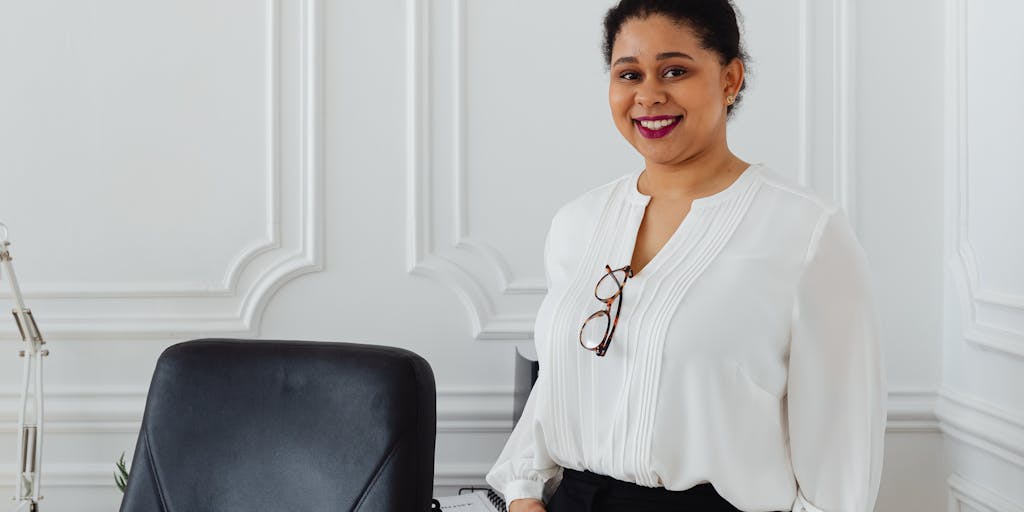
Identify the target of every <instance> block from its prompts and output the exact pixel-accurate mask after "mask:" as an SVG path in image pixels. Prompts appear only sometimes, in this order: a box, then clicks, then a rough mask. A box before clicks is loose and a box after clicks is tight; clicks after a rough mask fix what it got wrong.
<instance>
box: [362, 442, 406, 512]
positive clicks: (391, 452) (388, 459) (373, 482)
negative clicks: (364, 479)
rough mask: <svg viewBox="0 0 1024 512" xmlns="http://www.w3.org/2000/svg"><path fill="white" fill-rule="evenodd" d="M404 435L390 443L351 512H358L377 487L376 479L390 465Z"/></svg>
mask: <svg viewBox="0 0 1024 512" xmlns="http://www.w3.org/2000/svg"><path fill="white" fill-rule="evenodd" d="M406 434H407V432H403V433H402V434H401V435H400V436H398V438H397V439H395V442H394V443H392V445H391V448H390V449H389V450H388V455H387V457H384V459H383V460H382V461H381V463H380V465H379V466H377V470H376V471H374V472H373V478H371V479H370V482H369V483H368V484H366V487H364V488H363V491H362V492H361V493H360V495H359V501H357V502H356V505H355V506H354V507H352V512H358V510H359V509H360V508H361V507H362V506H363V502H365V501H366V497H367V496H369V495H370V491H371V490H373V487H374V486H375V485H377V479H378V478H380V475H381V474H382V473H384V468H386V467H387V466H388V464H390V463H391V458H392V457H394V456H395V453H397V452H398V446H399V445H400V444H401V442H402V439H403V438H405V436H406Z"/></svg>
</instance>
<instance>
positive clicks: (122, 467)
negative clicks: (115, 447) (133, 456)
mask: <svg viewBox="0 0 1024 512" xmlns="http://www.w3.org/2000/svg"><path fill="white" fill-rule="evenodd" d="M115 466H116V467H117V472H116V473H114V484H116V485H117V488H118V489H119V490H120V491H121V493H124V489H125V487H127V486H128V465H127V464H126V463H125V461H124V452H121V458H120V459H118V460H117V464H115Z"/></svg>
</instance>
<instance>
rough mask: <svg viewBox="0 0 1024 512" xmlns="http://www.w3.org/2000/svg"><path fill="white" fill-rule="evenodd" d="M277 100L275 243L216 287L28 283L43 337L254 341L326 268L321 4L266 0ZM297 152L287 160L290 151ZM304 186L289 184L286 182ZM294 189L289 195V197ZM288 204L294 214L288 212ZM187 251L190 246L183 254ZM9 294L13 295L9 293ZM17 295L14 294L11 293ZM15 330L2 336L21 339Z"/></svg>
mask: <svg viewBox="0 0 1024 512" xmlns="http://www.w3.org/2000/svg"><path fill="white" fill-rule="evenodd" d="M285 6H288V8H296V7H297V8H298V9H299V11H300V14H299V15H298V18H299V19H300V20H301V21H300V23H299V24H298V26H299V29H298V33H297V34H295V35H296V37H297V38H299V40H300V41H299V44H297V45H295V46H296V47H297V48H298V49H299V50H298V53H297V55H294V56H290V58H294V59H297V61H296V62H298V64H297V67H298V68H299V69H301V73H300V76H299V77H298V86H297V88H296V89H297V91H298V94H296V95H295V97H289V98H288V99H287V103H288V106H289V108H288V109H283V107H282V97H281V92H280V91H281V81H282V80H284V75H283V73H284V71H283V70H282V65H281V47H282V45H281V19H282V16H281V12H280V11H281V9H282V8H284V7H285ZM265 9H266V11H267V27H266V31H267V54H268V55H267V71H266V76H267V80H268V87H267V88H268V91H269V92H268V96H267V98H266V102H265V105H264V108H265V109H266V110H267V119H268V126H267V136H268V138H269V139H270V141H271V143H270V144H269V145H268V147H267V149H266V152H267V153H266V160H267V163H268V175H267V211H268V218H267V226H266V239H265V240H257V241H253V242H251V243H250V244H249V245H248V246H247V247H245V248H243V249H242V250H241V252H240V253H239V255H238V256H237V257H236V258H235V259H234V260H233V261H232V262H230V264H229V268H228V269H227V271H226V273H225V276H224V279H223V280H222V282H220V283H218V284H216V285H212V286H211V285H208V284H196V283H178V284H170V283H137V284H132V285H130V286H129V285H113V284H110V285H100V286H95V285H82V284H75V283H67V284H60V285H54V286H48V287H38V286H35V285H33V284H32V283H31V281H26V284H25V286H24V289H25V295H26V297H27V298H29V299H30V300H31V299H35V300H32V304H31V305H32V306H34V309H35V310H36V313H37V319H38V321H39V323H40V328H41V330H42V331H43V334H44V335H45V336H47V337H48V338H51V339H93V338H102V339H110V338H152V337H166V336H172V337H176V336H181V335H188V334H197V333H199V334H207V333H218V334H232V335H241V336H254V335H256V334H257V332H258V323H259V318H260V315H261V313H262V311H263V309H264V308H265V306H266V304H267V302H268V301H269V299H270V297H271V296H272V295H273V294H274V293H275V292H276V291H277V290H278V289H279V288H280V287H281V286H283V285H284V284H285V283H287V282H288V281H290V280H291V279H294V278H295V277H297V276H299V275H301V274H305V273H308V272H314V271H317V270H320V269H321V268H322V265H323V254H322V253H323V248H322V241H321V239H322V236H321V233H322V231H323V208H322V200H321V199H320V195H321V192H320V190H321V186H320V183H321V181H322V175H323V169H322V167H323V158H322V156H321V154H322V151H323V129H322V121H321V117H322V114H321V112H322V110H323V99H322V98H323V86H322V81H323V79H322V76H323V69H322V68H323V63H322V55H323V43H322V37H323V33H322V32H323V30H322V28H321V24H322V16H321V15H320V12H321V11H322V0H303V1H302V2H301V3H283V4H282V3H281V2H280V0H266V3H265ZM283 110H286V111H288V112H295V114H294V116H295V120H294V121H295V122H296V125H297V126H298V127H299V133H298V135H297V136H294V137H291V138H293V139H295V142H294V144H295V146H296V147H295V149H294V150H293V151H289V152H286V151H284V150H283V149H282V142H281V141H282V138H283V137H282V133H281V129H282V128H281V127H282V123H283V119H282V111H283ZM284 153H292V154H295V155H297V156H296V158H294V160H293V161H292V160H290V161H288V162H284V161H282V154H284ZM285 178H287V179H288V181H289V183H298V185H297V186H289V187H284V186H283V183H282V182H283V180H284V179H285ZM284 190H288V191H290V192H289V193H288V195H287V197H282V196H283V195H284V194H285V192H284ZM282 206H286V207H282ZM183 249H184V250H186V251H187V250H188V249H189V248H188V247H184V248H183ZM5 291H6V290H5ZM8 295H9V293H8ZM15 336H16V333H15V331H14V330H13V328H12V327H10V326H8V325H3V326H0V337H4V338H6V337H15Z"/></svg>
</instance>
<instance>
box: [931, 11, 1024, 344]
mask: <svg viewBox="0 0 1024 512" xmlns="http://www.w3.org/2000/svg"><path fill="white" fill-rule="evenodd" d="M947 5H948V9H949V12H948V14H947V17H948V23H949V26H948V27H947V34H948V41H947V50H946V51H947V55H948V56H949V59H950V61H949V63H948V70H947V73H948V76H947V94H948V98H947V105H948V106H949V108H948V109H947V112H948V113H947V115H948V120H947V123H946V126H947V144H946V148H947V151H948V155H947V161H948V163H949V165H948V169H947V176H948V178H947V189H948V194H949V196H948V199H947V201H948V203H949V211H950V212H951V214H952V216H951V218H949V219H947V226H949V227H950V231H951V232H950V234H949V236H948V237H947V239H948V240H949V241H950V245H949V249H948V250H949V252H950V259H949V261H950V262H951V266H952V270H953V276H954V278H955V281H954V282H955V283H956V285H957V287H958V296H959V298H960V301H961V315H962V322H963V331H964V333H963V335H964V339H966V340H968V341H970V342H972V343H975V344H977V345H978V346H980V347H984V348H988V349H991V350H997V351H1000V352H1004V353H1006V354H1011V355H1014V356H1017V357H1021V358H1024V288H1019V286H1020V284H1021V282H1020V280H1019V279H1017V280H1016V281H1015V284H1016V285H1017V286H1018V288H1017V289H1005V285H1007V284H1010V285H1011V286H1012V283H1008V282H1006V281H1003V282H1001V283H999V284H997V285H996V286H1004V289H998V288H992V287H991V286H992V285H988V286H986V284H985V282H987V281H988V280H985V279H983V276H982V274H983V273H984V272H985V271H986V270H987V269H985V268H983V267H981V266H980V265H979V255H978V252H977V250H976V248H975V246H974V243H972V231H971V230H972V226H976V225H977V224H978V223H987V224H988V229H987V230H986V231H987V233H985V235H987V236H986V238H989V239H991V238H992V236H999V237H1000V240H1001V241H1002V243H1003V244H1008V245H1009V246H1010V247H1018V246H1024V237H1022V236H1021V235H1020V229H1019V226H1017V227H1013V228H1011V224H1012V222H1011V220H1010V218H1007V217H1006V215H1011V216H1012V215H1013V214H1012V213H1010V210H1009V209H1008V208H1007V207H1008V206H1009V205H1002V206H1003V208H993V207H992V202H991V199H990V197H991V195H992V192H993V191H992V189H991V188H992V186H996V187H998V186H999V180H1002V181H1003V182H1002V186H1003V187H1007V188H1009V189H1010V190H1019V189H1018V188H1016V187H1017V186H1019V183H1016V179H1015V178H1014V177H1013V176H1012V175H1011V174H1012V173H1010V172H1008V170H1007V169H1006V168H1005V164H1003V163H1000V162H999V161H998V159H999V158H1000V157H1001V156H1003V155H1001V154H999V153H1001V152H1005V151H1011V150H1012V148H1013V147H1014V145H1013V144H1014V142H1013V137H1014V135H1012V133H1013V132H1009V133H1006V132H1003V130H1005V128H1003V127H1001V126H999V124H998V122H997V121H996V119H995V116H993V111H992V110H991V107H992V104H993V103H996V104H998V103H999V100H1000V98H1001V97H1003V93H1004V91H1005V87H1006V83H1007V82H1008V81H1010V82H1013V81H1016V82H1017V83H1024V76H1021V74H1020V73H1019V72H1018V73H1017V76H1016V77H1014V75H1013V74H1011V75H1010V76H1003V73H1005V71H1007V70H1006V69H1005V68H1004V67H1003V66H1002V65H1001V63H999V62H995V61H993V60H990V59H984V58H979V59H976V60H975V61H973V64H972V65H973V67H974V71H973V73H969V70H968V56H969V54H970V53H971V50H970V47H969V42H968V36H969V34H968V29H969V27H970V26H971V25H970V20H971V19H972V14H973V15H976V17H984V18H985V19H983V20H980V21H979V23H978V24H976V25H975V26H974V30H973V32H972V33H971V34H970V35H971V36H972V37H974V38H978V39H980V41H978V43H976V44H977V46H979V48H978V50H977V51H978V52H985V51H993V50H996V49H997V48H998V47H1000V46H1001V45H1003V44H1006V41H1002V42H997V41H992V40H989V38H992V37H996V36H995V35H994V34H996V33H1002V34H1009V33H1012V32H1002V31H1000V30H988V34H986V30H985V28H984V25H982V23H988V24H991V23H993V22H995V20H996V19H997V18H999V17H1005V16H1006V14H1005V13H1003V14H1000V13H997V12H991V11H992V10H993V9H995V7H994V5H989V2H979V3H977V4H975V7H976V10H975V11H973V13H972V12H969V9H968V3H967V2H966V1H965V0H948V2H947ZM986 11H988V12H987V14H985V13H986ZM1017 39H1021V38H1020V37H1019V36H1017ZM979 56H981V57H984V53H979ZM995 68H998V69H995ZM997 77H998V81H995V82H991V81H990V79H996V78H997ZM1014 78H1016V80H1014ZM969 81H970V83H968V82H969ZM972 90H975V91H977V93H976V94H971V91H972ZM992 95H996V96H995V97H992ZM972 100H973V101H976V102H978V103H979V105H978V106H977V108H976V109H975V110H974V112H977V114H976V115H974V116H973V117H972V114H971V112H972V110H970V109H971V107H972V106H971V105H970V104H969V102H971V101H972ZM997 115H998V116H999V117H1002V114H997ZM993 121H996V122H993ZM972 129H973V130H974V131H976V132H977V133H976V134H975V133H974V132H972V131H971V130H972ZM992 139H995V140H992ZM999 144H1009V145H1008V146H1007V147H1005V148H1002V149H1001V150H1000V148H999V147H998V145H999ZM972 147H973V151H972ZM992 153H996V154H992ZM979 160H980V162H979ZM981 179H983V180H985V181H987V183H985V184H986V185H988V186H987V187H986V189H987V192H988V194H987V196H982V197H977V196H976V195H974V194H972V187H971V184H972V181H974V182H975V184H977V182H978V181H979V180H981ZM993 180H994V181H995V183H994V184H993V183H992V182H993ZM1006 180H1014V181H1013V183H1016V186H1014V185H1013V184H1011V183H1006ZM972 198H973V199H974V200H973V201H972ZM1003 199H1007V198H1003ZM1010 208H1012V207H1010ZM1020 213H1021V212H1020V210H1019V207H1018V209H1017V214H1020ZM972 214H973V215H975V216H979V215H987V216H985V217H982V218H980V219H975V218H972ZM988 246H989V247H992V244H991V243H989V244H988ZM1000 249H1002V252H1003V254H991V253H989V254H985V255H984V256H988V257H989V259H990V261H991V259H992V258H993V257H996V258H998V259H1005V258H1017V259H1018V260H1019V256H1020V254H1021V251H1020V250H1012V249H1011V250H1010V251H1006V250H1005V248H1004V247H1001V248H1000ZM983 259H984V258H983ZM992 270H996V269H992ZM992 270H989V271H990V272H991V271H992ZM993 273H995V274H997V275H998V273H997V272H993ZM1003 275H1004V279H1006V277H1007V276H1005V272H1004V273H1003Z"/></svg>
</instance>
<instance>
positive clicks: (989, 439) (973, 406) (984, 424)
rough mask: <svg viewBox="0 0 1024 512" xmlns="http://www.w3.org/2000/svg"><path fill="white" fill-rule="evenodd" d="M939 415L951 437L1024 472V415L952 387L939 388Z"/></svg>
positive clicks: (941, 422)
mask: <svg viewBox="0 0 1024 512" xmlns="http://www.w3.org/2000/svg"><path fill="white" fill-rule="evenodd" d="M935 414H936V416H937V417H938V419H939V427H940V428H941V429H942V432H943V433H945V434H946V435H947V436H949V437H951V438H952V439H955V440H957V441H959V442H962V443H964V444H966V445H968V446H971V447H973V448H976V449H979V450H982V451H984V452H987V453H989V454H990V455H994V456H996V457H999V458H1000V459H1003V460H1005V461H1007V462H1009V463H1011V464H1014V465H1016V466H1017V467H1019V468H1020V469H1021V470H1022V471H1024V416H1022V415H1020V414H1018V413H1013V412H1011V411H1007V410H1005V409H1002V408H999V407H996V406H994V405H991V404H988V403H986V402H985V401H983V400H981V399H978V398H975V397H972V396H968V395H965V394H962V393H959V392H956V391H953V390H951V389H948V388H945V389H942V390H940V391H939V400H938V404H937V407H936V412H935Z"/></svg>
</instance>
